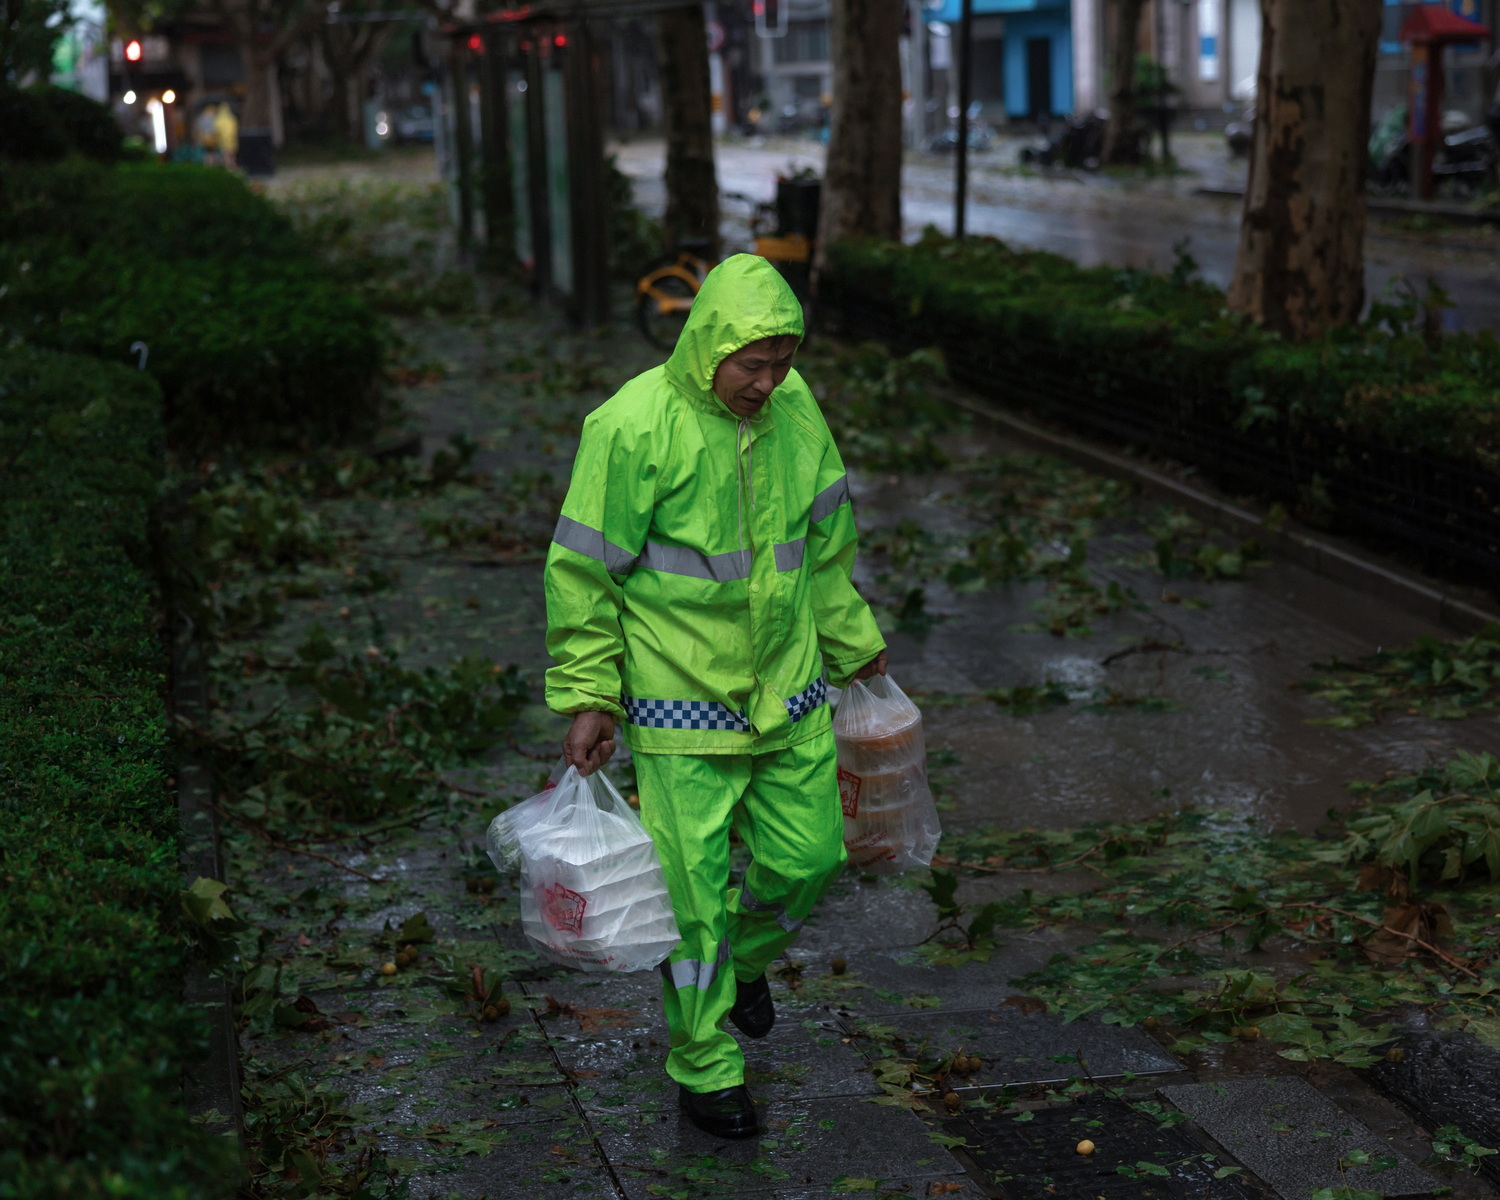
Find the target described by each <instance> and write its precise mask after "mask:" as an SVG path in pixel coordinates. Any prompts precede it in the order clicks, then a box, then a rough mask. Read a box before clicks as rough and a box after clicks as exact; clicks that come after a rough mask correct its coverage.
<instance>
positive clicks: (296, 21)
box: [212, 0, 327, 132]
mask: <svg viewBox="0 0 1500 1200" xmlns="http://www.w3.org/2000/svg"><path fill="white" fill-rule="evenodd" d="M212 7H213V8H214V10H215V11H216V12H217V13H218V14H219V16H220V17H221V18H222V19H223V21H224V24H225V26H226V27H227V28H228V30H229V32H230V35H231V36H232V37H233V38H234V40H235V44H236V45H237V46H238V47H239V52H240V64H241V66H242V68H243V70H244V76H245V103H244V110H243V112H241V114H240V127H241V130H242V131H245V132H248V131H250V130H267V129H270V128H271V127H272V126H273V124H277V123H278V122H279V118H277V121H273V120H272V111H271V110H272V106H273V105H279V104H280V103H281V97H280V96H273V95H272V94H271V67H272V66H273V65H274V64H275V62H276V60H277V59H278V58H279V57H280V56H281V54H282V52H283V51H284V50H286V48H287V47H288V46H290V45H291V44H292V43H293V42H295V41H297V40H298V39H300V38H302V37H305V36H306V35H307V34H309V33H311V32H312V31H313V30H314V29H315V28H317V26H318V25H319V24H321V23H322V22H323V20H324V19H325V17H326V15H327V5H326V4H325V3H323V0H213V4H212Z"/></svg>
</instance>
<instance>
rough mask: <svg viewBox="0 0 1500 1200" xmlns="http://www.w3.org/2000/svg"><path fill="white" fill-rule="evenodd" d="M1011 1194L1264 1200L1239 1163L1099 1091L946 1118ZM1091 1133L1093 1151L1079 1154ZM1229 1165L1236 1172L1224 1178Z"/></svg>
mask: <svg viewBox="0 0 1500 1200" xmlns="http://www.w3.org/2000/svg"><path fill="white" fill-rule="evenodd" d="M944 1131H945V1132H947V1133H951V1134H954V1135H955V1136H961V1137H963V1138H964V1140H965V1142H966V1143H967V1153H968V1155H969V1157H970V1158H971V1159H972V1160H973V1161H974V1163H975V1164H976V1165H977V1166H978V1167H979V1168H980V1169H981V1170H982V1171H983V1172H984V1173H985V1175H986V1176H987V1177H988V1178H989V1179H990V1180H992V1181H994V1182H996V1183H997V1184H999V1185H1000V1186H1001V1187H1002V1188H1003V1189H1004V1191H1005V1195H1006V1196H1007V1198H1008V1200H1258V1198H1259V1197H1260V1195H1261V1193H1260V1191H1259V1189H1258V1188H1257V1187H1256V1185H1255V1184H1254V1183H1252V1182H1251V1181H1248V1180H1246V1179H1244V1178H1243V1175H1242V1173H1241V1172H1237V1171H1236V1170H1235V1169H1234V1167H1233V1165H1232V1164H1230V1163H1228V1162H1226V1161H1225V1160H1224V1159H1223V1158H1222V1157H1221V1156H1220V1155H1217V1154H1215V1153H1214V1152H1213V1151H1212V1150H1210V1149H1208V1148H1207V1147H1206V1146H1204V1145H1201V1144H1199V1143H1198V1142H1197V1141H1196V1140H1195V1139H1194V1137H1193V1136H1192V1134H1191V1133H1189V1132H1188V1131H1186V1130H1184V1129H1181V1128H1164V1127H1163V1126H1162V1125H1161V1124H1159V1123H1158V1121H1157V1120H1156V1118H1155V1117H1152V1116H1149V1115H1148V1114H1146V1113H1142V1112H1139V1111H1137V1110H1136V1109H1135V1108H1133V1107H1131V1105H1129V1104H1127V1103H1126V1102H1124V1101H1123V1100H1112V1099H1106V1098H1103V1097H1099V1096H1092V1097H1089V1098H1088V1099H1086V1100H1084V1101H1082V1102H1080V1103H1075V1104H1064V1105H1058V1106H1056V1107H1053V1108H1043V1109H1034V1110H1031V1111H1029V1112H1022V1113H1016V1112H1013V1111H1012V1112H999V1113H981V1112H974V1111H972V1110H971V1111H969V1112H965V1113H962V1114H961V1115H960V1116H958V1117H956V1118H954V1119H952V1120H950V1121H945V1122H944ZM1085 1139H1087V1140H1089V1141H1091V1142H1093V1143H1094V1149H1093V1152H1092V1153H1091V1154H1088V1155H1083V1154H1079V1153H1078V1144H1079V1143H1080V1142H1082V1141H1084V1140H1085ZM1225 1167H1229V1168H1230V1173H1228V1174H1225V1175H1223V1177H1222V1178H1220V1177H1217V1176H1219V1174H1220V1172H1221V1171H1223V1169H1224V1168H1225Z"/></svg>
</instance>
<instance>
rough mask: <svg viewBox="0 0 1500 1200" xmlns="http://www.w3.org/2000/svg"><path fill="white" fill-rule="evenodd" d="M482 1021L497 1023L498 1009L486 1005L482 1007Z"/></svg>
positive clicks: (498, 1017)
mask: <svg viewBox="0 0 1500 1200" xmlns="http://www.w3.org/2000/svg"><path fill="white" fill-rule="evenodd" d="M484 1019H485V1020H486V1021H498V1020H499V1019H500V1010H499V1008H497V1007H496V1006H495V1005H493V1004H486V1005H485V1006H484Z"/></svg>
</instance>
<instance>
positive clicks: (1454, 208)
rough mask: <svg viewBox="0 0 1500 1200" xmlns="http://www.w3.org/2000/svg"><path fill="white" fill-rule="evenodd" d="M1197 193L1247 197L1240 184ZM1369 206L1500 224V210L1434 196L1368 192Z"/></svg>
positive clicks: (1390, 212) (1394, 213) (1395, 213)
mask: <svg viewBox="0 0 1500 1200" xmlns="http://www.w3.org/2000/svg"><path fill="white" fill-rule="evenodd" d="M1193 194H1194V195H1197V196H1212V197H1215V198H1217V199H1223V200H1240V199H1243V198H1244V195H1245V189H1244V188H1236V187H1212V186H1205V187H1197V188H1194V189H1193ZM1365 210H1366V211H1367V212H1372V213H1379V214H1380V215H1381V216H1385V217H1435V218H1437V219H1438V220H1441V221H1454V222H1456V223H1457V224H1460V225H1500V210H1494V209H1475V208H1470V207H1468V206H1467V205H1463V204H1443V203H1441V202H1439V201H1431V200H1398V199H1396V198H1394V197H1390V196H1366V197H1365Z"/></svg>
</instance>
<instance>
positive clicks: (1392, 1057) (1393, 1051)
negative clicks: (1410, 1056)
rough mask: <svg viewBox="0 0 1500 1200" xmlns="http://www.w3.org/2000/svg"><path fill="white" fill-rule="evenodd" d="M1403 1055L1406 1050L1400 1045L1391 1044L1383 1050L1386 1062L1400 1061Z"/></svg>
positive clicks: (1404, 1055)
mask: <svg viewBox="0 0 1500 1200" xmlns="http://www.w3.org/2000/svg"><path fill="white" fill-rule="evenodd" d="M1405 1057H1406V1051H1405V1050H1403V1049H1401V1047H1400V1046H1392V1047H1391V1048H1390V1049H1389V1050H1387V1051H1386V1052H1385V1060H1386V1062H1400V1061H1401V1060H1402V1059H1403V1058H1405Z"/></svg>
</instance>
